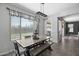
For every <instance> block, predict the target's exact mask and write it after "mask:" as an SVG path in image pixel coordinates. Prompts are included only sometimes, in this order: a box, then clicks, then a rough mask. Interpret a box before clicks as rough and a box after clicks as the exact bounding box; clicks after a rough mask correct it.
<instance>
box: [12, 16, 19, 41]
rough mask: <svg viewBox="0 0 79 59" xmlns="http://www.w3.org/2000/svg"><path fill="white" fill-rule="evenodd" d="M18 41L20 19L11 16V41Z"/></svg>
mask: <svg viewBox="0 0 79 59" xmlns="http://www.w3.org/2000/svg"><path fill="white" fill-rule="evenodd" d="M15 39H20V17H17V16H11V40H15Z"/></svg>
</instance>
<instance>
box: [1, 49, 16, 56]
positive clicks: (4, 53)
mask: <svg viewBox="0 0 79 59" xmlns="http://www.w3.org/2000/svg"><path fill="white" fill-rule="evenodd" d="M14 51H15V50H14V49H12V50H9V51H7V52H3V53H0V56H5V55H7V54H9V53H12V52H14Z"/></svg>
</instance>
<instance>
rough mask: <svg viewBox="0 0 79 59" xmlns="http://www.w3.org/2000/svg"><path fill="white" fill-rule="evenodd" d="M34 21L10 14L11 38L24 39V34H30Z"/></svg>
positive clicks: (32, 30)
mask: <svg viewBox="0 0 79 59" xmlns="http://www.w3.org/2000/svg"><path fill="white" fill-rule="evenodd" d="M33 32H34V22H33V21H32V20H29V19H25V18H20V17H17V16H11V40H16V39H24V38H25V36H29V35H30V36H32V35H33Z"/></svg>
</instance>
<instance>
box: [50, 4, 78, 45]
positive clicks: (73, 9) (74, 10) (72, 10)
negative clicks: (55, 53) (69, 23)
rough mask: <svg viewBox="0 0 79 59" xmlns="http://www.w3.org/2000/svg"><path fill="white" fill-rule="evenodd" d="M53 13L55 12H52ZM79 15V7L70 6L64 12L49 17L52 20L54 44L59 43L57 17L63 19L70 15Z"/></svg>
mask: <svg viewBox="0 0 79 59" xmlns="http://www.w3.org/2000/svg"><path fill="white" fill-rule="evenodd" d="M52 12H53V11H52ZM76 13H79V5H76V6H70V7H69V6H68V8H67V7H66V8H65V9H64V10H63V11H60V12H57V13H55V14H53V15H50V16H49V19H51V22H52V41H53V42H56V43H57V42H58V41H59V40H58V29H57V26H58V25H57V20H58V19H57V17H63V16H66V15H70V14H76Z"/></svg>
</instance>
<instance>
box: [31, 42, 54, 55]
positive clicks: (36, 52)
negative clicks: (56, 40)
mask: <svg viewBox="0 0 79 59" xmlns="http://www.w3.org/2000/svg"><path fill="white" fill-rule="evenodd" d="M52 44H53V42H52V43H48V42H45V43H43V44H40V45H39V46H38V47H36V48H34V49H32V50H31V51H30V53H31V54H32V55H33V56H36V55H39V54H40V53H42V52H43V51H45V50H46V49H51V45H52Z"/></svg>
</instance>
